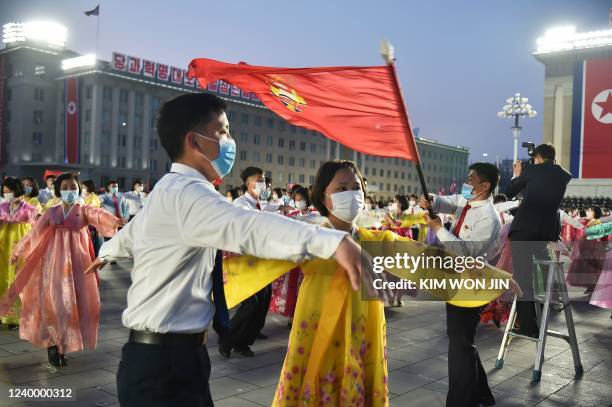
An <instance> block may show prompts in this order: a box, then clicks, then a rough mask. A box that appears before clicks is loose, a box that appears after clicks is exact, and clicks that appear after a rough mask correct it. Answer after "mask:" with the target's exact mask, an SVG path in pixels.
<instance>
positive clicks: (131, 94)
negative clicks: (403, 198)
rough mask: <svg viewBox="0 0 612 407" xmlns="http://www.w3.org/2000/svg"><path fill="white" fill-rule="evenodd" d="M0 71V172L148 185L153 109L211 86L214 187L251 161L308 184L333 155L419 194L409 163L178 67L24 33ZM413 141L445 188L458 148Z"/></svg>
mask: <svg viewBox="0 0 612 407" xmlns="http://www.w3.org/2000/svg"><path fill="white" fill-rule="evenodd" d="M0 73H2V75H0V101H1V102H2V104H1V105H0V129H1V130H0V146H1V149H2V150H1V156H0V173H2V174H4V175H12V176H17V177H23V176H33V177H37V178H39V179H40V178H41V177H42V174H43V173H44V171H45V170H47V169H50V170H66V171H78V172H80V174H81V178H82V179H91V180H93V181H94V183H95V184H96V185H98V186H102V187H103V186H104V184H105V183H106V182H107V181H108V180H110V179H116V180H118V181H119V184H120V188H122V189H126V188H128V189H129V188H130V187H131V183H132V181H133V180H135V179H140V180H143V181H144V182H145V183H148V184H149V185H153V184H155V182H156V181H157V180H158V179H159V178H160V177H161V176H163V174H164V173H166V172H167V171H168V169H169V167H170V160H169V157H167V155H166V153H165V151H164V150H163V148H162V146H161V144H160V143H159V140H158V138H157V135H156V130H155V121H156V117H157V113H158V110H159V108H160V107H161V105H162V104H163V102H164V101H166V100H168V99H169V98H172V97H174V96H176V95H179V94H181V93H185V92H213V93H215V94H217V95H218V96H220V97H222V98H223V99H225V100H226V102H227V103H228V112H227V114H228V118H229V121H230V131H231V134H232V136H233V137H234V138H235V139H236V144H237V158H236V164H235V166H234V169H233V170H232V172H231V173H230V174H229V175H228V176H227V177H226V178H225V179H224V182H223V185H222V186H221V187H220V190H221V191H225V190H226V189H229V188H232V187H235V186H239V185H241V184H242V182H241V180H240V172H241V171H242V170H243V169H244V168H246V167H247V166H251V165H252V166H258V167H261V168H262V169H264V170H265V171H266V175H267V176H268V177H269V178H271V179H272V182H273V185H274V186H279V187H285V186H286V185H287V184H293V183H298V184H302V185H305V186H308V185H311V184H312V183H314V178H315V176H316V173H317V170H318V168H319V167H320V166H321V164H322V163H323V162H325V161H327V160H330V159H337V158H342V159H350V160H353V161H355V162H356V163H357V164H358V166H359V168H360V169H361V171H362V173H363V175H364V176H365V177H366V178H367V179H368V184H369V192H370V193H371V195H373V196H374V197H375V198H377V199H382V200H387V199H389V198H391V197H393V196H394V195H396V194H409V193H417V194H418V193H421V188H420V183H419V180H418V176H417V172H416V169H415V166H414V164H413V163H412V162H410V161H406V160H401V159H397V158H384V157H377V156H371V155H365V154H361V153H358V152H356V151H353V150H350V149H348V148H346V147H344V146H341V145H339V144H337V143H335V142H332V141H330V140H329V139H328V138H326V137H324V136H323V135H321V134H319V133H317V132H314V131H311V130H307V129H304V128H299V127H296V126H293V125H291V124H289V123H288V122H286V121H285V120H284V119H282V118H280V117H279V116H277V115H276V114H274V113H273V112H271V111H270V110H268V109H267V108H266V107H265V106H264V105H263V104H262V103H261V102H260V101H259V100H258V99H257V97H256V96H255V95H253V94H250V93H248V92H244V91H242V90H240V89H238V88H235V87H234V86H231V85H230V84H227V83H224V82H222V81H218V82H217V83H214V84H210V85H209V86H208V87H207V88H206V89H203V88H201V87H200V85H199V84H198V83H196V82H195V81H192V80H189V79H188V78H187V77H186V75H185V73H186V72H185V71H184V70H183V69H180V68H176V67H171V66H168V65H165V64H161V63H157V62H153V61H149V60H146V59H142V58H138V57H133V56H128V55H125V54H121V53H113V56H112V59H111V61H101V60H97V59H96V58H95V57H93V56H80V55H78V54H76V53H74V52H72V51H69V50H66V49H64V48H63V47H58V46H49V45H48V44H42V43H40V42H39V41H30V40H27V39H26V40H25V41H17V42H10V43H7V44H6V46H5V48H4V49H2V50H0ZM417 147H418V149H419V152H420V154H421V157H422V163H423V164H422V167H423V172H424V175H425V179H426V182H427V185H428V188H429V190H430V191H431V192H436V191H439V190H440V189H444V190H445V191H448V190H449V189H450V186H451V184H452V183H454V182H459V183H461V182H462V180H463V179H464V178H465V176H466V168H467V163H468V153H469V152H468V150H467V149H466V148H463V147H454V146H447V145H443V144H440V143H437V142H435V141H432V140H428V139H424V138H417ZM457 180H458V181H457Z"/></svg>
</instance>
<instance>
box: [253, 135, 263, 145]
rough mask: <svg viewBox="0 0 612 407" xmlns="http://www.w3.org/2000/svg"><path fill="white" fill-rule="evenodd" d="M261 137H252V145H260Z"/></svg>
mask: <svg viewBox="0 0 612 407" xmlns="http://www.w3.org/2000/svg"><path fill="white" fill-rule="evenodd" d="M260 141H261V136H260V135H259V134H255V135H253V144H260Z"/></svg>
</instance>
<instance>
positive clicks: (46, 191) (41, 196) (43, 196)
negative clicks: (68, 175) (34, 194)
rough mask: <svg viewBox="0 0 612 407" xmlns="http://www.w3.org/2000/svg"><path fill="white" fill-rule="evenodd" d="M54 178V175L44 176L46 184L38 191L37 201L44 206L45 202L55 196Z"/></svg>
mask: <svg viewBox="0 0 612 407" xmlns="http://www.w3.org/2000/svg"><path fill="white" fill-rule="evenodd" d="M55 179H56V176H55V175H47V177H45V183H46V184H47V187H46V188H43V189H41V190H40V191H39V193H38V201H39V202H40V204H41V205H42V206H45V205H46V204H47V202H49V201H50V200H51V199H53V198H55V189H54V187H53V183H54V182H55Z"/></svg>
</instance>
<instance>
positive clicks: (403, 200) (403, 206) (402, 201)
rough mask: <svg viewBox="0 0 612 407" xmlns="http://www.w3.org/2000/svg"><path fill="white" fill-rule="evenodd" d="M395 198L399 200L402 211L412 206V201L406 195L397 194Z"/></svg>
mask: <svg viewBox="0 0 612 407" xmlns="http://www.w3.org/2000/svg"><path fill="white" fill-rule="evenodd" d="M395 199H397V200H398V201H399V209H400V210H401V211H402V212H404V211H405V210H407V209H408V208H410V203H409V202H408V198H406V195H395Z"/></svg>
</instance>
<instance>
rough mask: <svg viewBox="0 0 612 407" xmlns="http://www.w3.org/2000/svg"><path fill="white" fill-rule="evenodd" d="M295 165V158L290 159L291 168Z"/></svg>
mask: <svg viewBox="0 0 612 407" xmlns="http://www.w3.org/2000/svg"><path fill="white" fill-rule="evenodd" d="M294 165H295V157H289V166H290V167H293V166H294Z"/></svg>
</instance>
